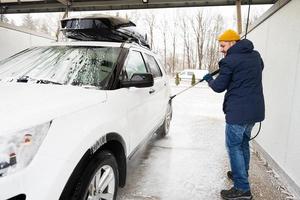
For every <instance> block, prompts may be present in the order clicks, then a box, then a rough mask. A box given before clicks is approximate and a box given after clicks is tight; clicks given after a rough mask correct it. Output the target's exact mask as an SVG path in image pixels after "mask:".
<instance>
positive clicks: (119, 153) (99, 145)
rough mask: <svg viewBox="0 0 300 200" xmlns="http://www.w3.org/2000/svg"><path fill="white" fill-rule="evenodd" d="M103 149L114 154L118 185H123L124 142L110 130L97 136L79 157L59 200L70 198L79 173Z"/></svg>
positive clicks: (125, 168) (124, 164) (124, 180)
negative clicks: (99, 136)
mask: <svg viewBox="0 0 300 200" xmlns="http://www.w3.org/2000/svg"><path fill="white" fill-rule="evenodd" d="M103 150H108V151H110V152H111V153H112V154H113V155H114V156H115V158H116V161H117V164H118V172H119V186H120V187H124V186H125V183H126V174H127V158H126V155H127V149H126V143H125V141H124V139H123V137H122V136H121V135H120V134H118V133H114V132H111V133H107V134H106V135H104V136H102V137H101V138H99V139H98V140H97V141H96V142H95V143H94V144H93V145H92V146H91V147H90V148H89V149H88V150H87V151H86V152H85V153H84V155H83V156H82V157H81V159H80V161H79V162H78V163H77V165H76V167H75V168H74V170H73V172H72V173H71V176H70V177H69V179H68V181H67V183H66V184H65V187H64V189H63V191H62V193H61V196H60V198H59V200H69V199H70V196H71V194H73V193H74V191H75V190H76V187H75V186H76V183H77V182H78V180H79V177H80V175H81V174H82V173H83V171H84V169H85V168H86V166H87V165H88V163H89V162H90V161H91V160H92V158H93V157H94V156H95V155H97V153H99V152H101V151H103Z"/></svg>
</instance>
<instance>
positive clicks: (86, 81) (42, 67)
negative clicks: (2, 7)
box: [0, 46, 120, 88]
mask: <svg viewBox="0 0 300 200" xmlns="http://www.w3.org/2000/svg"><path fill="white" fill-rule="evenodd" d="M119 53H120V48H116V47H78V46H51V47H36V48H31V49H27V50H25V51H22V52H20V53H19V54H16V55H14V56H12V57H10V58H7V59H5V60H3V61H1V62H0V81H4V82H35V83H53V84H63V85H67V84H70V85H77V86H83V87H96V88H104V87H105V86H106V84H107V82H108V79H109V77H110V75H111V73H112V71H113V68H114V66H115V64H116V62H117V59H118V56H119Z"/></svg>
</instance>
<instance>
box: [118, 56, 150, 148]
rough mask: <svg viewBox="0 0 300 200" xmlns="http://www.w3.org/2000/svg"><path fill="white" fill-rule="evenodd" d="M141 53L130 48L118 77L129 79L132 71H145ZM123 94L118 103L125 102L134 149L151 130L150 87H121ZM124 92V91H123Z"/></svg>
mask: <svg viewBox="0 0 300 200" xmlns="http://www.w3.org/2000/svg"><path fill="white" fill-rule="evenodd" d="M147 72H148V69H147V67H146V65H145V62H144V59H143V57H142V54H141V53H140V52H139V51H136V50H130V51H129V54H128V56H127V58H126V60H125V63H124V66H123V68H122V70H121V73H120V76H119V79H120V80H130V79H131V77H132V75H133V74H134V73H147ZM120 90H125V91H123V92H122V93H123V96H122V97H121V98H120V103H122V102H126V103H125V104H124V106H126V107H127V121H128V131H129V132H130V133H129V134H130V146H131V147H130V149H131V150H134V149H135V148H136V147H137V146H138V145H139V144H140V143H141V142H142V140H143V139H144V138H145V137H146V135H147V134H148V133H150V130H151V122H150V120H149V118H150V117H151V105H150V104H151V101H150V96H151V92H149V91H150V90H151V87H145V88H136V87H130V88H121V89H120ZM124 92H125V93H124ZM125 98H126V99H125Z"/></svg>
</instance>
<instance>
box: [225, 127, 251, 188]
mask: <svg viewBox="0 0 300 200" xmlns="http://www.w3.org/2000/svg"><path fill="white" fill-rule="evenodd" d="M253 126H254V124H244V125H238V124H227V123H226V147H227V151H228V155H229V160H230V165H231V171H232V174H233V182H234V187H235V188H236V189H239V190H242V191H248V190H250V185H249V181H248V170H249V162H250V149H249V139H250V137H251V130H252V128H253Z"/></svg>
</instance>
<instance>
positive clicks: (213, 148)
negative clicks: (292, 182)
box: [118, 84, 291, 200]
mask: <svg viewBox="0 0 300 200" xmlns="http://www.w3.org/2000/svg"><path fill="white" fill-rule="evenodd" d="M186 86H188V85H186ZM186 86H177V87H176V86H173V88H172V93H173V94H175V93H177V92H178V91H180V90H182V89H184V88H185V87H186ZM222 100H223V94H216V93H214V92H212V91H211V90H210V89H209V88H208V87H207V86H206V85H205V84H203V85H200V86H197V87H196V88H193V89H191V90H189V91H187V92H185V93H183V94H181V95H180V96H177V97H175V99H174V101H173V120H172V122H171V128H170V132H169V135H168V136H167V137H166V138H163V139H157V138H156V137H153V138H152V139H151V141H150V142H149V143H148V144H147V145H145V146H144V148H143V149H141V150H140V151H139V152H138V153H137V154H136V155H135V156H134V157H133V159H132V160H131V161H130V163H129V166H128V178H127V183H126V187H125V188H122V189H120V190H119V195H118V199H122V200H125V199H126V200H160V199H162V200H204V199H205V200H215V199H216V200H218V199H221V198H220V195H219V194H220V191H221V190H222V189H226V188H230V187H231V184H232V183H231V182H230V181H229V180H228V179H227V178H226V176H225V174H226V172H227V170H228V169H229V168H228V159H227V153H226V149H225V145H224V143H225V142H224V141H225V138H224V116H223V113H222ZM253 132H255V130H254V131H253ZM272 172H273V171H272V170H271V169H269V168H268V167H267V166H266V164H265V162H264V161H263V160H262V159H260V158H259V157H258V156H257V155H256V154H254V153H252V157H251V168H250V180H251V188H252V193H253V195H254V199H255V200H277V199H278V200H283V199H291V198H290V197H289V195H288V192H287V191H286V189H285V188H284V187H283V186H281V184H280V182H279V181H278V180H277V178H276V174H274V173H272Z"/></svg>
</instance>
